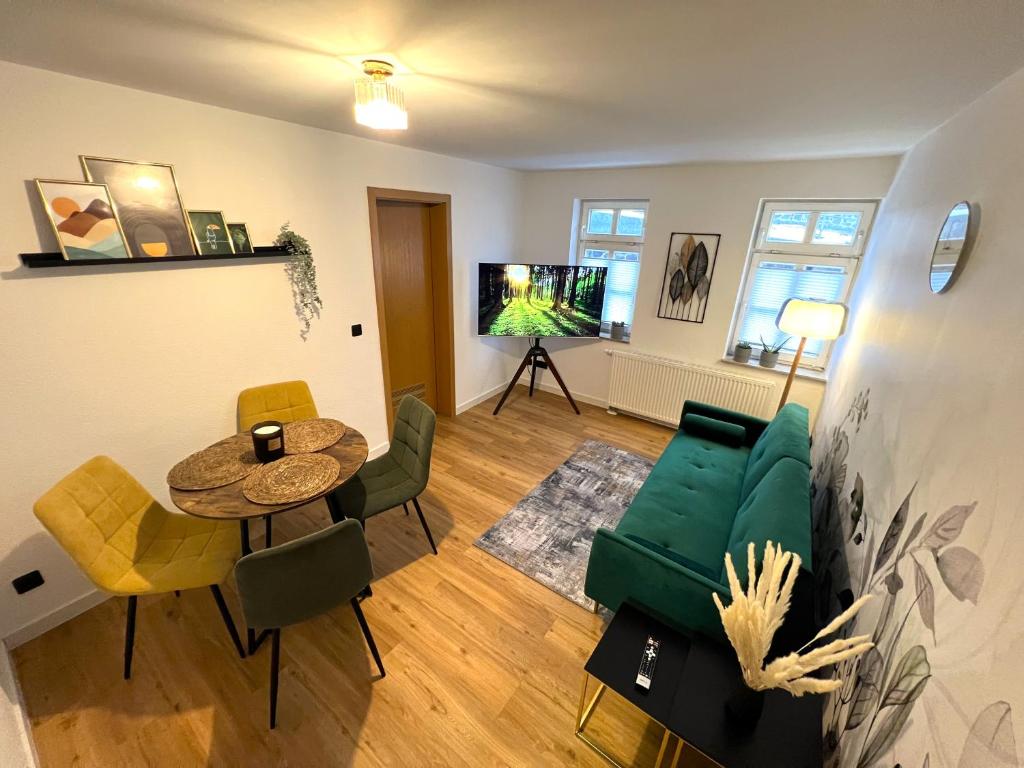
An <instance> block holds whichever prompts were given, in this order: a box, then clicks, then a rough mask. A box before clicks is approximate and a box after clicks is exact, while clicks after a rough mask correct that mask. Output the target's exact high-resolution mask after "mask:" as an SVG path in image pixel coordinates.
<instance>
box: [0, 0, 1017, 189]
mask: <svg viewBox="0 0 1024 768" xmlns="http://www.w3.org/2000/svg"><path fill="white" fill-rule="evenodd" d="M381 51H388V52H391V53H393V54H395V55H397V56H398V57H399V59H400V61H401V62H402V63H403V64H404V65H405V66H406V67H408V68H409V69H410V70H411V74H408V75H405V76H403V77H401V78H400V80H399V81H398V83H399V84H400V85H401V86H402V88H403V89H404V90H405V92H406V103H407V105H408V108H409V112H410V128H409V130H408V131H407V132H404V133H398V134H382V133H378V132H374V131H371V130H368V129H364V128H362V127H361V126H357V125H356V124H355V123H354V121H353V119H352V90H353V89H352V80H353V78H354V77H355V76H357V75H358V73H357V72H356V71H355V70H354V69H353V68H352V66H351V65H350V64H348V63H346V62H345V61H344V60H342V57H345V56H353V55H356V56H358V55H360V54H364V53H375V52H381ZM0 58H4V59H8V60H10V61H15V62H19V63H23V64H28V65H31V66H37V67H43V68H45V69H52V70H57V71H60V72H67V73H71V74H74V75H80V76H82V77H87V78H92V79H96V80H104V81H108V82H112V83H118V84H122V85H127V86H131V87H134V88H140V89H143V90H147V91H155V92H158V93H165V94H170V95H174V96H179V97H182V98H186V99H191V100H193V101H200V102H205V103H209V104H218V105H221V106H224V107H228V108H231V109H236V110H241V111H244V112H251V113H254V114H260V115H268V116H271V117H277V118H281V119H283V120H289V121H292V122H296V123H302V124H305V125H311V126H317V127H320V128H326V129H330V130H334V131H340V132H343V133H352V134H357V135H362V136H371V137H373V138H378V139H382V140H384V141H394V142H396V143H400V144H405V145H409V146H413V147H419V148H422V149H427V150H432V151H435V152H440V153H443V154H447V155H454V156H457V157H466V158H472V159H475V160H481V161H485V162H489V163H494V164H497V165H504V166H509V167H513V168H523V169H538V168H567V167H595V166H613V165H640V164H648V163H676V162H694V161H709V160H752V159H776V158H796V157H826V156H828V157H836V156H845V155H869V154H886V153H896V152H901V151H903V150H905V149H906V148H907V147H909V146H910V145H911V144H913V143H914V142H915V141H916V140H917V139H918V138H920V137H921V136H922V135H923V134H924V133H926V132H927V131H928V130H930V129H931V128H933V127H935V126H936V125H938V124H939V123H941V122H942V121H943V120H945V119H946V118H948V117H949V116H951V115H952V114H953V113H954V112H956V110H957V109H959V108H960V107H962V106H963V105H965V104H966V103H968V102H969V101H971V100H972V99H974V98H976V97H977V96H979V95H980V94H982V93H983V92H984V91H986V90H987V89H989V88H990V87H992V86H993V85H995V83H997V82H998V81H999V80H1001V79H1003V78H1004V77H1006V76H1007V75H1009V74H1011V73H1012V72H1014V71H1016V70H1017V69H1019V68H1021V67H1024V2H1022V1H1021V0H775V1H774V2H766V1H764V0H745V1H744V2H739V1H738V0H633V2H621V1H620V2H608V1H606V0H548V2H534V1H533V0H524V1H520V0H505V1H504V2H492V1H490V0H487V1H485V0H475V1H474V0H451V1H449V2H437V1H435V2H414V0H373V2H344V1H340V0H220V1H218V0H175V2H173V3H172V2H159V1H158V0H101V1H100V2H95V1H93V2H84V1H83V0H56V1H54V0H0ZM7 106H8V108H9V107H10V105H7ZM11 118H12V115H11V114H10V113H8V117H7V118H6V119H11Z"/></svg>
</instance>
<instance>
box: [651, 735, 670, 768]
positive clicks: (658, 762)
mask: <svg viewBox="0 0 1024 768" xmlns="http://www.w3.org/2000/svg"><path fill="white" fill-rule="evenodd" d="M668 735H669V733H668V728H666V729H665V735H664V736H662V737H661V749H659V750H658V759H657V760H655V761H654V768H661V761H662V759H663V758H664V757H665V748H666V747H668Z"/></svg>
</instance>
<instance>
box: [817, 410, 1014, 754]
mask: <svg viewBox="0 0 1024 768" xmlns="http://www.w3.org/2000/svg"><path fill="white" fill-rule="evenodd" d="M870 398H871V394H870V390H864V391H862V392H860V393H859V394H858V395H857V396H856V397H855V398H854V399H853V402H852V404H851V405H850V407H849V408H848V409H847V411H846V413H845V417H844V418H843V419H842V420H841V421H840V423H839V424H837V425H835V426H833V427H832V428H831V429H830V430H828V432H827V434H828V436H827V438H826V437H825V436H824V434H821V433H823V432H825V430H824V428H822V429H821V430H820V432H819V435H818V438H817V439H816V441H815V447H816V451H815V454H816V455H815V459H816V460H815V472H814V476H813V488H812V498H813V505H812V506H813V522H814V528H813V536H814V557H815V562H816V563H818V564H819V565H818V567H817V568H816V578H817V581H818V594H819V606H818V609H819V616H818V619H819V621H827V620H828V619H829V618H831V617H832V616H834V615H836V614H837V613H838V612H839V611H841V610H843V609H844V608H845V607H847V606H848V605H849V604H850V603H852V602H853V600H854V599H856V598H857V597H859V596H860V595H863V594H865V593H867V592H870V593H873V594H874V595H875V596H876V597H877V598H879V599H877V600H876V601H874V602H875V603H877V604H878V606H877V610H876V611H874V612H873V614H872V613H871V612H869V611H868V610H864V611H862V612H861V615H860V616H858V618H857V620H856V621H855V623H854V625H853V626H851V627H848V628H847V629H846V633H847V634H848V635H850V634H870V635H871V636H872V640H873V642H874V643H875V647H874V648H872V649H871V651H869V652H868V653H866V654H864V655H863V656H861V657H858V658H854V659H849V660H847V661H845V662H843V663H842V664H841V665H839V668H838V669H837V670H836V674H837V675H838V676H839V677H841V678H843V680H844V685H843V687H842V688H841V689H840V690H838V691H837V692H836V693H834V694H832V695H831V696H830V698H829V701H828V703H827V705H826V708H825V722H824V733H825V748H826V765H828V766H832V767H833V768H839V767H842V768H871V767H872V766H885V768H891V767H893V766H906V765H922V766H924V767H925V768H930V766H932V765H936V766H940V765H951V766H952V765H956V766H958V768H960V767H962V768H968V767H971V768H975V767H977V768H983V767H984V766H992V767H993V768H997V767H1000V768H1001V767H1003V766H1019V765H1020V763H1019V762H1018V755H1017V751H1016V742H1015V739H1014V731H1013V710H1012V707H1011V705H1010V704H1009V703H1007V702H1006V701H995V702H992V703H990V704H988V705H987V706H986V707H985V708H984V709H983V710H982V712H981V713H980V714H979V715H978V716H977V719H976V720H975V721H974V723H973V725H971V727H970V730H969V732H968V733H967V736H966V738H965V740H964V742H963V747H962V750H961V756H960V757H959V760H956V761H955V762H954V757H953V756H952V755H948V754H947V755H945V756H944V757H943V758H942V760H941V761H940V760H937V759H933V755H932V753H931V752H930V751H925V752H924V753H923V754H922V755H919V756H914V758H913V759H910V756H909V755H907V754H905V753H904V752H903V751H902V750H901V749H899V747H898V743H899V742H900V740H901V739H902V738H903V737H904V736H905V735H906V734H907V732H908V731H909V730H910V729H911V728H913V727H915V726H916V727H925V726H924V723H925V721H926V718H925V716H924V715H923V714H922V709H924V707H922V701H924V700H925V699H926V694H929V693H930V691H931V688H932V681H933V679H934V678H935V677H936V675H937V674H940V673H939V672H938V671H937V670H936V669H934V668H933V665H932V662H931V661H930V654H934V653H937V652H939V651H940V650H941V645H942V644H943V643H944V642H947V640H946V638H947V637H949V636H950V634H951V633H955V632H956V626H957V625H956V622H968V623H969V622H970V621H971V618H970V613H969V611H971V610H973V609H975V608H981V607H984V604H983V595H984V591H985V589H984V588H985V571H986V568H985V563H984V561H983V560H982V558H981V557H980V556H979V555H978V553H977V552H975V551H974V550H973V549H972V548H971V546H968V545H966V544H964V543H961V541H960V540H961V537H962V535H963V534H964V533H965V531H967V529H968V528H969V526H970V525H971V521H972V519H973V518H974V517H975V513H976V512H977V511H978V508H979V505H978V502H977V501H974V500H971V501H969V502H963V501H960V502H958V503H954V504H953V505H951V506H949V507H947V508H945V509H943V510H941V511H939V512H938V513H935V512H932V511H931V510H928V509H922V508H921V505H920V504H919V502H918V500H917V498H916V491H917V488H918V485H917V483H916V482H915V483H914V484H913V485H911V487H910V488H909V489H907V490H906V491H905V496H904V497H903V500H902V502H901V503H900V504H899V505H898V506H897V507H896V509H895V510H894V511H892V512H890V513H886V512H885V511H884V510H878V511H875V510H872V509H870V508H868V509H866V508H865V505H866V503H868V500H870V499H871V498H872V496H871V487H870V482H869V481H866V480H865V478H864V476H863V475H862V474H861V472H860V471H854V472H853V473H852V474H853V479H852V480H851V479H850V475H851V470H850V466H849V463H850V460H851V457H853V456H859V455H860V454H861V450H860V449H861V448H862V446H861V441H862V439H863V437H862V436H861V429H862V427H868V426H870V423H869V420H868V412H869V402H870ZM865 433H868V430H867V429H865ZM864 448H865V449H867V446H864ZM858 561H859V568H857V567H852V566H854V564H855V563H857V562H858ZM851 572H852V573H851ZM960 604H963V605H960ZM942 630H946V631H945V632H942ZM938 696H939V697H948V696H949V693H948V691H947V690H945V689H944V690H942V691H940V692H939V693H938ZM958 704H959V703H958V702H956V701H955V700H954V705H958Z"/></svg>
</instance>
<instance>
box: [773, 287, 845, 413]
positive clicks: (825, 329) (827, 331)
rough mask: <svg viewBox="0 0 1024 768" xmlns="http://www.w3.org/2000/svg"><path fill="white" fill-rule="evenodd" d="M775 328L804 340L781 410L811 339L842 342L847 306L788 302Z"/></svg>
mask: <svg viewBox="0 0 1024 768" xmlns="http://www.w3.org/2000/svg"><path fill="white" fill-rule="evenodd" d="M775 325H776V326H778V329H779V330H780V331H782V332H783V333H788V334H789V335H790V336H799V337H800V346H798V347H797V348H796V354H795V355H794V356H793V365H792V366H791V367H790V369H789V377H788V378H787V379H786V387H785V389H783V390H782V398H781V399H780V400H779V408H778V410H780V411H781V410H782V406H784V405H785V404H786V398H787V397H789V388H790V387H791V386H793V379H794V378H795V377H796V367H797V366H798V365H800V356H801V355H802V354H803V353H804V345H805V344H807V339H826V340H829V341H831V340H832V339H838V338H839V337H840V336H842V335H843V332H844V331H845V330H846V305H845V304H840V303H839V302H831V301H815V300H813V299H786V303H785V304H783V305H782V309H780V310H779V316H778V317H777V318H776V319H775Z"/></svg>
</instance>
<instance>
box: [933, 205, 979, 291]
mask: <svg viewBox="0 0 1024 768" xmlns="http://www.w3.org/2000/svg"><path fill="white" fill-rule="evenodd" d="M970 224H971V206H970V205H969V204H968V203H966V202H960V203H957V204H956V205H954V206H953V209H952V210H951V211H950V212H949V215H948V216H946V220H945V221H944V222H943V223H942V230H941V231H940V232H939V238H938V240H936V241H935V250H934V251H932V268H931V273H930V274H929V275H928V282H929V285H930V286H931V289H932V293H942V292H943V291H945V290H946V289H948V288H949V286H950V285H952V284H953V278H955V277H956V275H957V267H958V266H959V264H960V260H961V259H962V258H964V256H965V253H964V251H965V246H966V243H967V233H968V231H969V229H970Z"/></svg>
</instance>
